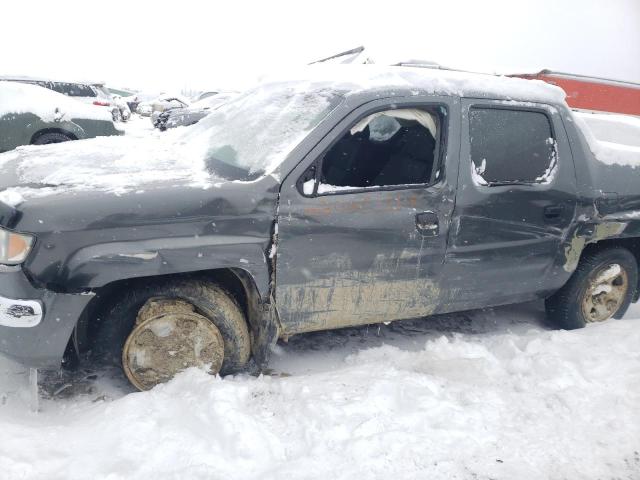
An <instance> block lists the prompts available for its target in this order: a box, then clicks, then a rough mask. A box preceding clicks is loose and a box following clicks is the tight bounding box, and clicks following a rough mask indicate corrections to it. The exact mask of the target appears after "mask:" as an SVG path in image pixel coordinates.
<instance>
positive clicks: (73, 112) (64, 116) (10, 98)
mask: <svg viewBox="0 0 640 480" xmlns="http://www.w3.org/2000/svg"><path fill="white" fill-rule="evenodd" d="M12 113H14V114H18V113H33V114H34V115H37V116H38V117H40V118H41V119H42V120H43V121H45V122H53V121H61V120H62V121H65V120H67V121H71V120H72V119H74V118H87V119H92V120H105V121H111V112H110V111H109V109H107V108H104V107H97V106H94V105H85V104H84V103H82V102H79V101H78V100H74V99H73V98H69V97H67V96H66V95H63V94H61V93H57V92H54V91H52V90H49V89H48V88H45V87H41V86H39V85H31V84H28V83H19V82H6V81H0V117H3V116H5V115H10V114H12Z"/></svg>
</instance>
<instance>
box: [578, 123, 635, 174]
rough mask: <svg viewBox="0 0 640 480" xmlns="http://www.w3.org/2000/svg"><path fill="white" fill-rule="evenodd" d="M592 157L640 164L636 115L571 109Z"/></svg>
mask: <svg viewBox="0 0 640 480" xmlns="http://www.w3.org/2000/svg"><path fill="white" fill-rule="evenodd" d="M573 117H574V119H575V120H576V124H577V125H578V126H579V127H580V129H581V130H582V132H583V133H584V136H585V138H586V139H587V143H588V144H589V148H590V149H591V151H592V152H593V154H594V155H595V157H596V158H597V159H598V160H599V161H601V162H602V163H605V164H607V165H626V166H631V167H634V168H635V167H638V166H640V118H637V117H632V116H630V115H614V114H594V113H583V112H573Z"/></svg>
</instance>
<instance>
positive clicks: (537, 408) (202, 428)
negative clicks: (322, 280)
mask: <svg viewBox="0 0 640 480" xmlns="http://www.w3.org/2000/svg"><path fill="white" fill-rule="evenodd" d="M521 308H524V307H521ZM500 312H502V313H500ZM638 313H640V312H638V311H636V312H635V314H634V315H636V316H637V314H638ZM514 315H515V316H517V317H522V315H523V312H522V310H515V309H513V308H512V309H503V310H502V311H500V310H499V311H498V315H497V316H495V315H494V314H493V313H492V311H488V312H487V313H477V314H475V318H474V319H473V321H472V322H470V323H467V322H465V321H463V320H462V321H461V320H459V319H457V318H454V320H452V321H451V322H450V323H448V321H447V319H446V318H445V319H444V320H443V319H442V317H440V318H439V319H438V318H436V319H432V320H426V321H414V322H401V323H395V324H391V325H389V326H381V327H380V329H378V327H369V329H367V328H366V327H363V328H360V329H347V330H342V331H339V332H332V333H318V334H311V335H307V336H301V337H299V338H298V339H297V340H296V338H295V337H294V339H292V341H291V342H290V344H289V345H287V346H284V347H280V350H281V352H280V354H279V355H278V356H277V357H276V358H275V361H274V362H273V366H274V367H275V368H276V369H277V370H281V371H284V372H287V373H291V374H293V375H292V376H282V377H277V376H273V377H268V376H263V377H259V378H254V377H247V376H238V377H235V378H226V379H223V380H221V379H216V378H213V377H210V376H207V375H205V374H204V373H202V372H200V371H196V370H192V371H187V372H184V373H183V374H181V375H180V376H179V377H178V378H176V379H175V380H174V381H172V382H170V383H169V384H167V385H162V386H160V387H158V388H156V389H154V390H152V391H150V392H144V393H133V394H130V395H126V396H121V395H117V394H116V395H115V396H116V397H119V398H116V399H112V400H108V399H104V398H101V397H99V396H98V397H97V399H96V396H97V395H100V394H106V396H107V397H112V396H114V390H113V388H112V387H111V389H110V390H109V389H107V391H106V392H105V391H104V389H103V391H102V392H97V393H96V394H94V395H93V396H90V397H89V398H83V397H76V398H73V399H71V400H57V401H55V402H54V401H47V402H45V403H44V405H43V406H42V411H41V412H40V413H39V414H37V415H34V414H30V413H28V411H27V407H26V406H25V405H22V404H21V403H20V400H22V399H23V398H24V395H23V393H24V392H23V391H20V390H18V391H16V388H17V385H16V381H15V378H13V377H11V375H10V374H2V377H0V378H1V379H2V383H1V384H0V385H2V388H0V390H1V391H6V388H7V386H9V387H10V389H13V392H12V393H11V392H10V393H9V394H8V395H5V397H4V400H3V401H2V402H0V478H7V479H16V478H29V479H31V478H47V479H52V480H54V479H64V480H73V479H86V478H92V479H107V478H109V479H114V480H115V479H148V478H154V479H157V480H160V479H167V478H188V479H211V478H226V479H236V478H237V479H252V478H255V479H258V478H260V479H264V478H267V479H271V478H273V479H278V478H307V479H316V478H317V479H326V478H344V479H351V478H362V479H370V478H371V479H373V478H381V479H382V478H398V479H403V480H405V479H424V478H429V479H451V478H459V479H475V478H494V479H505V480H507V479H508V480H512V479H522V480H526V479H532V480H534V479H535V480H538V479H541V478H571V479H577V478H580V479H597V478H635V476H637V473H638V472H639V471H640V455H639V454H638V451H639V449H640V353H639V352H638V344H640V328H638V323H637V322H638V321H637V320H635V321H634V320H629V319H628V320H621V321H610V322H607V323H604V324H599V325H594V326H591V327H589V328H586V329H583V330H579V331H572V332H565V331H547V330H544V329H542V328H541V327H540V324H539V323H537V321H539V320H538V319H539V318H540V316H541V314H540V313H538V312H537V311H533V312H527V313H526V315H527V316H528V317H529V318H528V319H527V320H526V321H525V322H524V323H523V322H522V320H520V321H519V322H518V321H515V322H514ZM430 322H432V323H430ZM531 322H533V323H531ZM451 330H458V331H460V330H461V331H462V332H461V333H455V334H451V333H448V332H450V331H451ZM1 369H2V368H0V370H1ZM92 400H95V401H92Z"/></svg>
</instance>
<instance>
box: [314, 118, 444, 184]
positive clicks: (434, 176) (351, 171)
mask: <svg viewBox="0 0 640 480" xmlns="http://www.w3.org/2000/svg"><path fill="white" fill-rule="evenodd" d="M444 113H445V111H444V108H443V107H432V108H401V109H395V110H385V111H382V112H377V113H373V114H370V115H368V116H366V117H365V118H363V119H362V120H360V121H358V122H357V123H356V124H355V125H353V126H352V127H351V128H350V129H349V130H348V131H347V132H346V133H345V134H344V135H343V136H342V137H341V138H340V139H339V140H338V141H337V142H336V143H335V144H334V145H333V146H332V147H331V148H330V149H329V150H328V151H327V152H326V153H325V154H324V156H323V157H322V161H321V164H320V165H321V166H320V172H319V173H320V174H319V175H317V174H312V175H305V177H306V178H304V180H305V181H304V182H303V185H302V186H303V192H304V194H305V195H312V194H313V193H317V194H323V193H335V192H340V191H348V190H360V189H363V188H366V189H369V188H376V187H392V186H408V185H431V184H433V183H435V182H437V181H438V180H439V179H440V177H441V171H440V168H439V166H440V165H439V163H440V162H439V157H440V150H441V148H440V144H441V137H442V132H441V130H442V127H441V125H442V119H443V118H444ZM312 168H313V167H312ZM318 177H319V184H318V186H317V191H316V192H314V190H315V183H316V179H317V178H318Z"/></svg>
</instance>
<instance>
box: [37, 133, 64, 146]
mask: <svg viewBox="0 0 640 480" xmlns="http://www.w3.org/2000/svg"><path fill="white" fill-rule="evenodd" d="M69 140H73V138H71V137H70V136H69V135H65V134H64V133H59V132H49V133H43V134H42V135H39V136H38V137H37V138H36V139H35V140H34V141H33V145H48V144H50V143H61V142H67V141H69Z"/></svg>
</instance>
